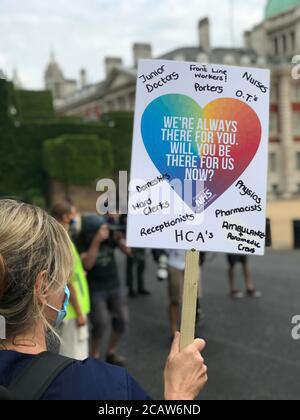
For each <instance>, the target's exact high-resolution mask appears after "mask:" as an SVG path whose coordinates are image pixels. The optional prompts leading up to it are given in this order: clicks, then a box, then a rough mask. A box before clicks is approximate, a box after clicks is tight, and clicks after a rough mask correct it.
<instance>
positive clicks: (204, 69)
mask: <svg viewBox="0 0 300 420" xmlns="http://www.w3.org/2000/svg"><path fill="white" fill-rule="evenodd" d="M269 96H270V72H269V70H265V69H254V68H243V67H232V66H223V65H201V64H197V63H187V62H175V61H161V60H141V61H140V62H139V66H138V78H137V94H136V109H135V122H134V135H133V150H132V166H131V182H130V187H129V190H130V192H129V208H128V228H127V243H128V245H129V246H131V247H143V248H162V249H164V248H165V249H172V248H173V249H185V250H190V249H197V250H201V251H216V252H228V253H242V254H257V255H262V254H264V248H265V227H266V214H265V213H266V186H267V159H268V138H269Z"/></svg>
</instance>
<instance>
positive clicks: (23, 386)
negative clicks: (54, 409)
mask: <svg viewBox="0 0 300 420" xmlns="http://www.w3.org/2000/svg"><path fill="white" fill-rule="evenodd" d="M74 362H75V360H73V359H69V358H67V357H64V356H60V355H58V354H54V353H50V352H44V353H40V354H39V355H37V356H35V357H34V358H33V360H32V361H31V362H30V363H29V365H28V366H26V368H25V369H24V370H23V371H22V373H21V374H20V375H18V376H17V377H16V378H15V379H14V380H13V381H12V382H11V384H10V385H9V387H8V391H9V392H10V393H11V395H12V398H13V399H14V400H20V401H30V400H40V399H41V398H42V397H43V395H44V394H45V392H46V391H47V389H48V388H49V386H50V385H51V384H52V382H53V381H54V380H55V379H56V378H57V377H58V375H59V374H60V373H61V372H62V371H63V370H64V369H66V368H67V367H68V366H70V365H71V364H72V363H74Z"/></svg>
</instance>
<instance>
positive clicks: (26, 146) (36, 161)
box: [16, 121, 107, 194]
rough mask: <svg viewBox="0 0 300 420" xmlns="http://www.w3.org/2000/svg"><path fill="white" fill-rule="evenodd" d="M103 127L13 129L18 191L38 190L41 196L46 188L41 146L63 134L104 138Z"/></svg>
mask: <svg viewBox="0 0 300 420" xmlns="http://www.w3.org/2000/svg"><path fill="white" fill-rule="evenodd" d="M106 132H107V129H106V127H104V126H102V125H100V124H83V123H79V124H78V123H57V122H56V123H52V122H51V121H50V122H48V123H42V122H38V123H35V124H22V125H21V126H20V127H18V128H17V129H16V140H17V144H18V148H17V156H16V160H17V161H18V162H19V163H20V164H19V166H18V178H19V180H20V181H19V187H20V188H21V190H23V191H24V190H27V189H30V188H35V189H39V190H40V191H42V193H43V194H44V193H45V192H46V187H47V174H46V171H45V169H44V165H43V143H44V141H45V140H47V139H55V138H58V137H61V136H63V135H67V134H70V135H72V134H75V135H84V136H88V135H96V136H97V137H99V138H106Z"/></svg>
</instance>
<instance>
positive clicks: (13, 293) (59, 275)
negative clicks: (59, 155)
mask: <svg viewBox="0 0 300 420" xmlns="http://www.w3.org/2000/svg"><path fill="white" fill-rule="evenodd" d="M72 270H73V258H72V250H71V243H70V239H69V237H68V234H67V232H66V231H65V229H64V228H63V227H62V226H61V225H60V224H59V223H58V222H57V221H56V220H55V219H53V218H52V217H51V216H49V215H48V214H47V213H46V212H45V211H43V210H42V209H40V208H38V207H34V206H31V205H28V204H25V203H21V202H17V201H14V200H0V315H2V316H4V318H5V319H6V334H7V338H8V339H9V338H13V337H15V336H17V335H19V334H23V333H26V332H28V331H30V330H31V329H32V328H33V327H34V326H35V324H36V323H37V322H38V321H40V320H42V322H43V325H44V327H45V331H46V330H47V329H48V328H49V329H52V327H51V325H50V324H49V323H48V321H47V319H46V317H45V315H44V310H45V308H44V307H43V306H41V304H40V303H39V301H38V299H37V296H36V291H35V282H36V279H37V277H38V275H39V274H40V273H41V272H43V271H45V272H47V276H45V284H43V290H49V291H50V293H53V294H54V293H61V292H62V290H63V288H64V287H65V285H66V284H67V282H68V281H69V279H70V277H71V275H72Z"/></svg>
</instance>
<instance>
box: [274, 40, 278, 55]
mask: <svg viewBox="0 0 300 420" xmlns="http://www.w3.org/2000/svg"><path fill="white" fill-rule="evenodd" d="M274 53H275V55H278V54H279V46H278V38H277V37H275V38H274Z"/></svg>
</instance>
